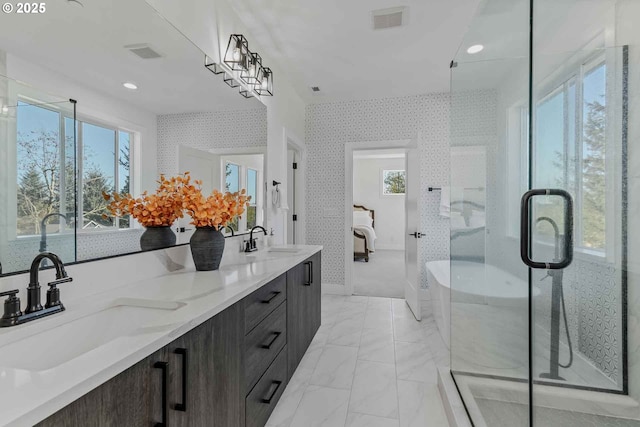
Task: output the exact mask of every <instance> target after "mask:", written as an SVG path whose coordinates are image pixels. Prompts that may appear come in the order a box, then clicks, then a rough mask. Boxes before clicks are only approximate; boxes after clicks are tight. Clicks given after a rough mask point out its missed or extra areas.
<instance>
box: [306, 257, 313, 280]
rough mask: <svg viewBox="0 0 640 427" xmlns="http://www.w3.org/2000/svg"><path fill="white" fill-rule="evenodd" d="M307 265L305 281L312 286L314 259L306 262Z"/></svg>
mask: <svg viewBox="0 0 640 427" xmlns="http://www.w3.org/2000/svg"><path fill="white" fill-rule="evenodd" d="M304 265H305V267H307V277H308V279H307V281H306V282H305V283H304V285H305V286H311V284H312V283H313V261H307V262H305V263H304Z"/></svg>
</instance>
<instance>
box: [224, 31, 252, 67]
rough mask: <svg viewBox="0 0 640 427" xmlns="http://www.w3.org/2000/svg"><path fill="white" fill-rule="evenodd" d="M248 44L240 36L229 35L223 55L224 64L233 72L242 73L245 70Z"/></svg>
mask: <svg viewBox="0 0 640 427" xmlns="http://www.w3.org/2000/svg"><path fill="white" fill-rule="evenodd" d="M249 54H250V52H249V43H247V39H246V38H244V36H243V35H242V34H231V37H229V44H228V45H227V51H226V53H225V55H224V63H225V64H227V65H228V66H229V68H231V69H232V70H233V71H243V70H246V69H247V58H248V56H249Z"/></svg>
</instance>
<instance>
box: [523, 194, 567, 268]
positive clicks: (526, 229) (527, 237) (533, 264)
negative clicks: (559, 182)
mask: <svg viewBox="0 0 640 427" xmlns="http://www.w3.org/2000/svg"><path fill="white" fill-rule="evenodd" d="M536 196H559V197H562V198H563V199H564V228H565V230H564V236H565V238H564V239H561V242H562V244H563V245H564V248H563V250H562V258H561V259H560V260H557V261H555V260H554V262H538V261H534V260H532V259H531V257H530V253H529V251H530V248H531V227H532V224H531V206H530V205H531V203H530V202H531V199H532V198H534V197H536ZM520 257H521V258H522V262H524V263H525V264H526V265H527V266H529V267H530V268H539V269H547V270H560V269H563V268H566V267H568V266H569V265H570V264H571V262H572V261H573V199H572V198H571V194H569V193H568V192H566V191H565V190H561V189H555V188H551V189H545V188H540V189H534V190H529V191H527V192H526V193H524V194H523V196H522V200H521V203H520Z"/></svg>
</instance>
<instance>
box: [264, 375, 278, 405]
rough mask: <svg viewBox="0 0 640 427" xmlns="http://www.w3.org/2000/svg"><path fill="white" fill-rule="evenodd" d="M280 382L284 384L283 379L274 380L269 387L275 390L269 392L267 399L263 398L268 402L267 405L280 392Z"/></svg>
mask: <svg viewBox="0 0 640 427" xmlns="http://www.w3.org/2000/svg"><path fill="white" fill-rule="evenodd" d="M280 384H282V381H273V382H272V383H271V386H270V387H269V388H270V389H271V388H273V391H272V392H271V393H269V397H267V398H265V399H262V403H266V404H267V405H268V404H270V403H271V401H272V400H273V398H274V397H275V395H276V393H277V392H278V389H279V388H280ZM274 385H275V387H274Z"/></svg>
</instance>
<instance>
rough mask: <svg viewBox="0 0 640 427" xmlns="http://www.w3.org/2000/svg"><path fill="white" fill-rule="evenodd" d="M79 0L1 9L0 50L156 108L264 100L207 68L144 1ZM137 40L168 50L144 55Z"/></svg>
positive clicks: (227, 106) (208, 107) (221, 106)
mask: <svg viewBox="0 0 640 427" xmlns="http://www.w3.org/2000/svg"><path fill="white" fill-rule="evenodd" d="M81 1H82V3H84V7H79V6H74V5H72V4H68V3H67V2H66V1H65V0H55V1H50V2H48V3H47V11H46V13H45V14H42V15H17V14H15V13H14V14H11V15H6V14H3V16H2V25H0V49H1V50H5V51H7V52H10V53H13V54H15V55H17V56H19V57H21V58H23V59H26V60H29V61H32V62H35V63H37V64H38V65H40V66H42V67H45V68H48V69H51V70H53V71H56V72H58V73H60V74H63V75H66V76H68V77H70V78H71V79H72V80H74V81H77V82H78V83H80V84H81V85H83V86H86V87H89V88H92V89H94V90H96V91H98V92H102V93H104V94H106V95H108V96H111V97H114V98H118V99H121V100H124V101H126V102H129V103H131V104H133V105H135V106H137V107H139V108H142V109H144V110H146V111H150V112H152V113H155V114H173V113H182V112H191V111H216V110H240V109H249V108H257V107H260V106H262V104H261V103H260V102H259V101H257V100H256V99H245V98H243V97H242V96H240V94H239V93H238V89H232V88H230V87H229V86H227V85H226V84H225V83H224V82H223V81H222V78H221V76H219V75H214V74H212V73H211V72H209V71H208V70H207V69H205V68H204V54H203V53H202V52H201V51H200V50H199V49H198V48H196V47H195V46H194V45H193V44H192V43H191V42H190V41H189V40H188V39H186V38H185V37H184V36H183V35H182V34H180V33H179V32H178V31H177V30H176V29H175V28H174V27H172V26H171V25H170V24H169V23H168V22H166V21H165V20H164V19H163V18H161V17H160V16H159V15H158V14H157V13H156V12H155V11H154V10H153V9H152V8H151V7H150V6H149V5H147V3H146V2H145V1H144V0H109V1H104V0H81ZM137 43H149V44H150V45H151V46H152V47H153V48H154V49H156V50H157V51H159V52H160V53H162V54H163V55H164V56H163V57H162V58H158V59H150V60H143V59H141V58H139V57H137V56H135V55H133V54H132V53H131V52H129V51H128V50H127V49H125V48H124V47H123V46H125V45H131V44H137ZM125 81H133V82H135V83H136V84H137V85H138V87H139V88H138V90H136V91H131V90H127V89H125V88H124V87H123V86H122V83H123V82H125ZM26 83H29V82H26ZM57 95H60V96H63V97H65V98H74V97H75V96H74V94H72V93H63V94H57ZM78 102H79V103H81V102H82V99H78Z"/></svg>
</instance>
